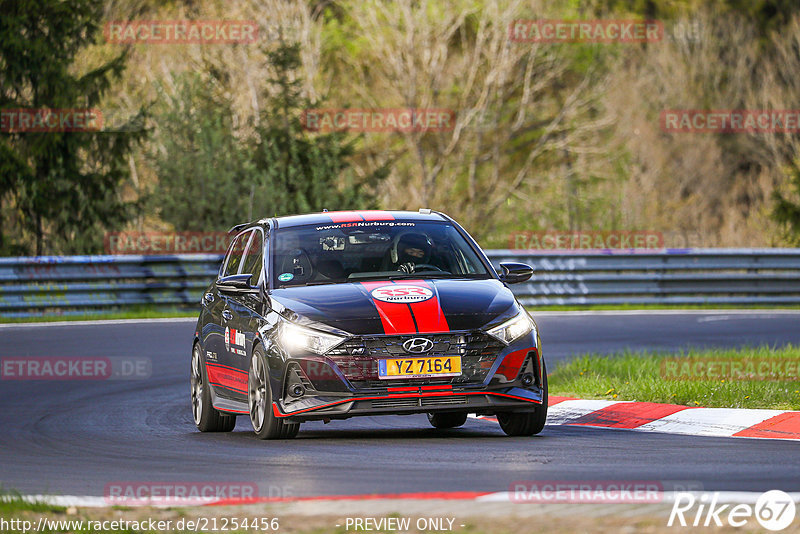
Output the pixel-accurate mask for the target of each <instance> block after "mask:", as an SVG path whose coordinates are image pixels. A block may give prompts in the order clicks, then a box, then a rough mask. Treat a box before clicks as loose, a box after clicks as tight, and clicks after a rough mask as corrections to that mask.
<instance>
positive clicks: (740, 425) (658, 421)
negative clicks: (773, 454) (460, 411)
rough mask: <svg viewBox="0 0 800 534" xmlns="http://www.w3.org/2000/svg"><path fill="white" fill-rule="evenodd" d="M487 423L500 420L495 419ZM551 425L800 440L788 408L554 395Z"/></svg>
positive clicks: (799, 419) (798, 422) (799, 424)
mask: <svg viewBox="0 0 800 534" xmlns="http://www.w3.org/2000/svg"><path fill="white" fill-rule="evenodd" d="M482 419H488V420H495V419H494V418H492V417H485V418H482ZM547 424H548V425H573V426H588V427H599V428H617V429H627V430H638V431H642V432H663V433H666V434H684V435H692V436H714V437H735V438H767V439H788V440H800V412H796V411H784V410H751V409H737V408H695V407H691V406H681V405H678V404H658V403H654V402H632V401H606V400H583V399H572V398H568V397H550V399H549V406H548V409H547Z"/></svg>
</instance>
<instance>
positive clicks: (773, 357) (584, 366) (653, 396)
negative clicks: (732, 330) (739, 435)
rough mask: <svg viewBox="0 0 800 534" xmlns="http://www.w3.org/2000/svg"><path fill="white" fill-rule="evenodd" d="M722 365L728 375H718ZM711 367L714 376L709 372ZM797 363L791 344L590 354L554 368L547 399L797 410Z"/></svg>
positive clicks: (798, 355)
mask: <svg viewBox="0 0 800 534" xmlns="http://www.w3.org/2000/svg"><path fill="white" fill-rule="evenodd" d="M764 361H766V362H768V364H769V367H767V368H765V367H763V364H761V362H764ZM696 362H699V363H700V366H697V365H696ZM726 362H727V368H728V372H727V373H723V372H722V371H723V369H724V368H725V364H726ZM710 364H713V365H714V368H715V369H717V371H718V372H716V373H714V372H709V371H710V370H711V369H712V367H711V365H710ZM734 364H738V365H736V367H738V368H739V369H740V370H741V371H740V372H738V373H733V374H731V372H730V369H731V368H732V367H733V366H734ZM798 365H800V347H794V346H787V347H784V348H780V349H771V348H769V347H755V348H744V349H730V350H728V349H710V350H697V351H687V352H683V353H679V354H674V353H657V352H644V353H631V352H626V353H621V354H615V355H611V356H608V355H602V356H601V355H594V354H589V355H585V356H582V357H580V358H576V359H574V360H571V361H570V362H568V363H566V364H563V365H560V366H558V368H557V369H556V370H555V371H554V372H553V373H552V374H550V375H549V377H548V382H549V387H550V394H551V395H557V396H565V397H578V398H581V399H607V400H629V401H643V402H661V403H670V404H683V405H687V406H705V407H724V408H770V409H778V410H800V380H798V373H800V369H798ZM759 366H761V367H759ZM699 369H702V370H703V371H702V372H701V371H698V370H699ZM759 369H761V370H762V371H763V370H767V372H766V373H764V372H762V371H759ZM776 370H777V371H776ZM712 376H713V377H715V378H711V377H712ZM687 378H688V379H687Z"/></svg>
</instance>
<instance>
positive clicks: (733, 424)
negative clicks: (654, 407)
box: [634, 408, 785, 436]
mask: <svg viewBox="0 0 800 534" xmlns="http://www.w3.org/2000/svg"><path fill="white" fill-rule="evenodd" d="M784 411H785V410H749V409H735V408H691V409H689V410H681V411H680V412H677V413H674V414H671V415H668V416H666V417H662V418H661V419H658V420H656V421H652V422H650V423H645V424H644V425H642V426H640V427H637V428H635V429H634V430H642V431H649V432H666V433H669V434H690V435H694V436H732V435H733V434H735V433H737V432H740V431H742V430H744V429H746V428H750V427H751V426H753V425H757V424H758V423H760V422H762V421H765V420H767V419H769V418H770V417H775V416H776V415H780V414H782V413H784Z"/></svg>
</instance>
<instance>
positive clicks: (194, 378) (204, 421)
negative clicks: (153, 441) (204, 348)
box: [190, 343, 236, 432]
mask: <svg viewBox="0 0 800 534" xmlns="http://www.w3.org/2000/svg"><path fill="white" fill-rule="evenodd" d="M190 386H191V392H192V417H193V419H194V424H195V425H196V426H197V428H198V429H199V430H200V432H230V431H231V430H233V428H234V427H235V426H236V416H234V415H223V414H222V412H220V411H219V410H217V409H215V408H214V406H213V405H212V404H211V386H210V385H209V384H208V375H207V374H206V366H205V364H204V363H203V357H202V356H201V353H200V344H199V343H195V345H194V348H193V349H192V371H191V380H190Z"/></svg>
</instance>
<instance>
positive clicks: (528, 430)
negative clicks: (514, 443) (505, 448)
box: [497, 360, 547, 436]
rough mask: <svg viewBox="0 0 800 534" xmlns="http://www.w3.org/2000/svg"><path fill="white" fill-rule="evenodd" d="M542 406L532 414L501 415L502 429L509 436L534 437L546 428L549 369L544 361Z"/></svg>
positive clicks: (498, 416)
mask: <svg viewBox="0 0 800 534" xmlns="http://www.w3.org/2000/svg"><path fill="white" fill-rule="evenodd" d="M542 386H543V387H542V404H540V405H539V406H537V407H536V408H535V409H534V410H532V411H530V412H518V413H499V414H497V421H498V422H499V423H500V428H502V429H503V432H505V433H506V434H507V435H509V436H533V435H534V434H538V433H539V432H541V431H542V429H543V428H544V423H545V420H546V419H547V367H546V366H545V364H544V360H543V361H542Z"/></svg>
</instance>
